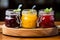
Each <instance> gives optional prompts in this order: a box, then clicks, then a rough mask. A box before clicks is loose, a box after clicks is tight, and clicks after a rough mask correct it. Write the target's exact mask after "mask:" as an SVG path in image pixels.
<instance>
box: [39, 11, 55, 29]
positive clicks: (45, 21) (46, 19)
mask: <svg viewBox="0 0 60 40" xmlns="http://www.w3.org/2000/svg"><path fill="white" fill-rule="evenodd" d="M38 23H39V27H41V28H51V27H55V25H54V11H51V12H48V13H46V12H44V11H43V10H40V11H39V20H38Z"/></svg>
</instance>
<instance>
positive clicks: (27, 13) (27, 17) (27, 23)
mask: <svg viewBox="0 0 60 40" xmlns="http://www.w3.org/2000/svg"><path fill="white" fill-rule="evenodd" d="M21 26H22V27H23V28H36V26H37V11H36V10H34V9H24V10H23V11H22V17H21Z"/></svg>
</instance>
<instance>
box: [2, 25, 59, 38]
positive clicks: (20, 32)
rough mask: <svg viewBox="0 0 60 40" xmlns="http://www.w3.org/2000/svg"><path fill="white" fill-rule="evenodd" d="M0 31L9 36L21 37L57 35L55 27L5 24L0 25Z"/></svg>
mask: <svg viewBox="0 0 60 40" xmlns="http://www.w3.org/2000/svg"><path fill="white" fill-rule="evenodd" d="M2 33H3V34H5V35H11V36H23V37H33V36H34V37H39V36H40V37H43V36H52V35H57V34H58V30H57V28H36V29H24V28H18V29H17V28H8V27H6V26H5V25H3V27H2Z"/></svg>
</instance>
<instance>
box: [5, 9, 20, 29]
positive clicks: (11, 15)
mask: <svg viewBox="0 0 60 40" xmlns="http://www.w3.org/2000/svg"><path fill="white" fill-rule="evenodd" d="M17 19H18V15H17V14H16V13H15V12H13V10H6V16H5V25H6V26H7V27H11V28H15V27H18V26H19V23H18V22H19V21H18V20H17Z"/></svg>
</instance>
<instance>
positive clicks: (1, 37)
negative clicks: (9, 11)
mask: <svg viewBox="0 0 60 40" xmlns="http://www.w3.org/2000/svg"><path fill="white" fill-rule="evenodd" d="M1 24H4V22H3V23H2V22H0V25H1ZM58 24H60V22H58ZM0 40H60V35H57V36H53V37H45V38H18V37H10V36H5V35H3V34H2V33H0Z"/></svg>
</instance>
